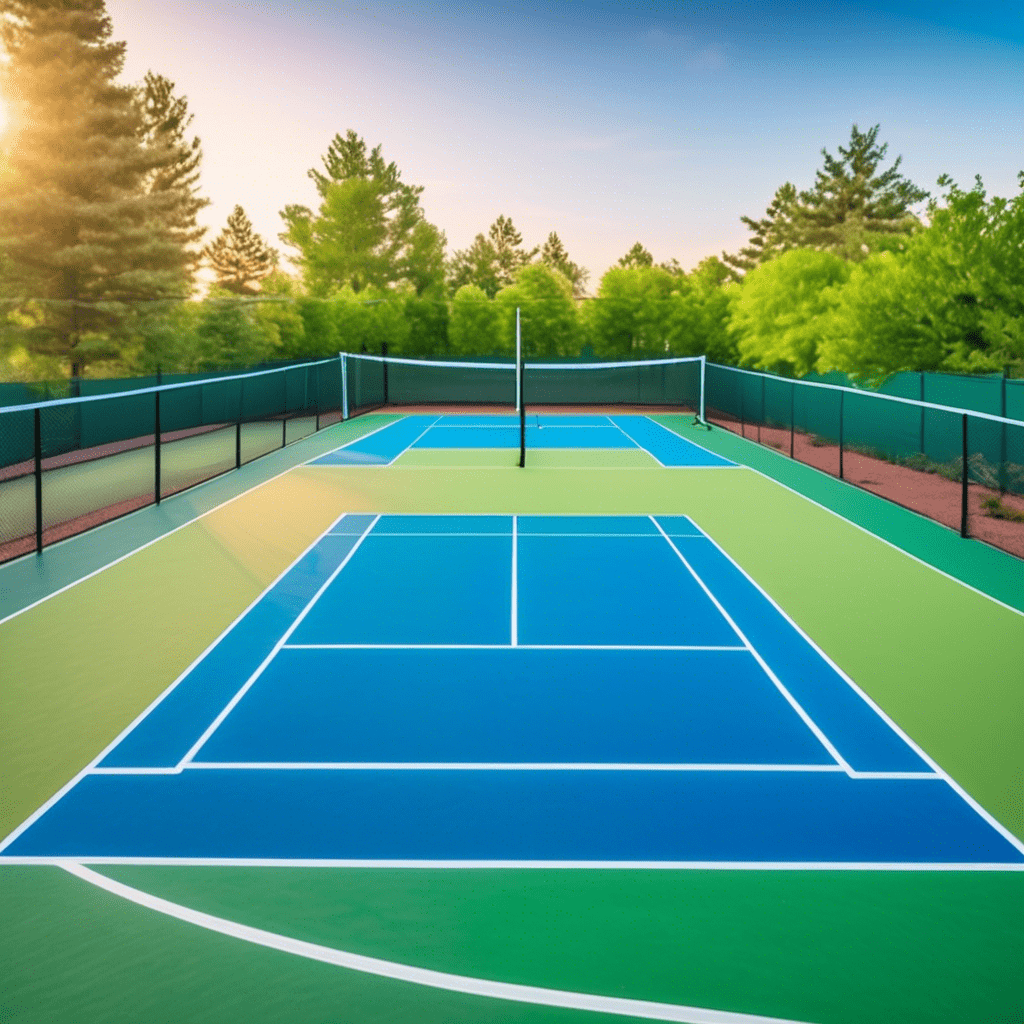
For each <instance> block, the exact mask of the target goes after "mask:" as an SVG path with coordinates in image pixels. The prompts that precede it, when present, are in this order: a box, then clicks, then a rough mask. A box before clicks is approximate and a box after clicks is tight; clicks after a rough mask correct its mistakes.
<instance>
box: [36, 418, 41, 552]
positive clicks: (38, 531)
mask: <svg viewBox="0 0 1024 1024" xmlns="http://www.w3.org/2000/svg"><path fill="white" fill-rule="evenodd" d="M34 419H35V462H36V467H35V469H36V554H37V555H41V554H42V553H43V424H42V419H41V417H40V414H39V410H38V409H36V410H35V416H34Z"/></svg>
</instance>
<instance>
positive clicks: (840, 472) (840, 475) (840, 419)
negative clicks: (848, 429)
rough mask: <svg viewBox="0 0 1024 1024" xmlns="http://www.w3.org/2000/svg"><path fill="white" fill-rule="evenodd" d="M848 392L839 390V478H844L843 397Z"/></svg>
mask: <svg viewBox="0 0 1024 1024" xmlns="http://www.w3.org/2000/svg"><path fill="white" fill-rule="evenodd" d="M845 395H846V392H845V391H840V392H839V479H840V480H842V479H843V398H844V397H845Z"/></svg>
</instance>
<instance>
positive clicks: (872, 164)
mask: <svg viewBox="0 0 1024 1024" xmlns="http://www.w3.org/2000/svg"><path fill="white" fill-rule="evenodd" d="M879 127H880V126H879V125H877V124H876V125H875V126H874V127H873V128H871V129H870V130H868V131H867V132H861V131H859V130H858V128H857V126H856V125H854V126H853V128H852V130H851V132H850V143H849V146H848V147H847V148H846V149H844V148H843V147H842V146H840V147H839V158H838V159H837V158H836V157H833V156H832V155H831V154H830V153H829V152H828V150H826V149H823V150H822V151H821V153H822V156H824V158H825V166H824V169H822V170H819V171H818V172H817V174H816V178H815V183H814V188H812V189H810V190H808V191H806V192H801V193H800V211H799V219H800V221H801V244H802V245H805V246H808V247H810V248H813V249H821V250H825V251H827V252H833V253H835V254H836V255H837V256H842V257H843V258H845V259H852V260H857V259H863V258H864V257H865V256H866V255H867V254H868V253H869V252H870V251H871V247H872V246H871V243H872V241H874V240H876V239H877V238H878V236H883V237H884V236H890V237H891V236H893V235H909V234H911V233H912V232H913V231H914V230H915V229H916V228H917V227H919V226H920V222H919V221H918V219H917V217H915V216H914V214H913V213H911V211H910V207H911V206H912V205H913V204H914V203H918V202H920V201H921V200H923V199H927V198H928V192H926V191H925V190H924V189H922V188H918V187H917V186H916V185H914V184H913V183H912V182H911V181H909V180H907V179H906V178H904V177H903V175H901V174H900V173H899V167H900V163H901V162H902V160H903V157H897V158H896V162H895V163H894V164H893V165H892V167H890V168H889V169H888V170H887V171H882V172H881V173H877V172H878V166H879V164H880V163H881V162H882V160H883V159H884V158H885V153H886V150H887V149H888V148H889V144H888V143H886V144H885V145H882V146H879V145H878V144H877V142H876V140H877V138H878V129H879Z"/></svg>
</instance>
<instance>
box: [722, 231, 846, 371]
mask: <svg viewBox="0 0 1024 1024" xmlns="http://www.w3.org/2000/svg"><path fill="white" fill-rule="evenodd" d="M850 270H851V267H850V264H849V263H847V262H845V261H844V260H842V259H840V258H839V257H838V256H836V255H834V254H833V253H830V252H815V251H814V250H811V249H794V250H792V251H790V252H786V253H783V254H782V255H781V256H776V257H775V259H772V260H769V261H768V262H767V263H763V264H761V266H759V267H756V268H755V269H753V270H751V271H750V272H749V273H747V274H746V276H745V277H744V278H743V284H742V286H741V287H740V288H739V289H738V290H737V291H736V292H734V293H733V295H732V309H731V317H730V330H731V331H732V333H733V334H734V336H735V337H736V339H737V348H738V350H739V355H740V361H741V364H742V365H746V366H756V367H760V368H762V369H768V370H777V371H782V372H785V373H787V374H793V373H795V374H796V375H797V376H801V377H802V376H803V375H804V374H807V373H811V372H812V371H813V370H816V369H818V356H819V349H818V346H819V342H820V339H821V336H822V333H823V325H824V323H825V322H826V319H827V316H828V314H829V312H830V311H831V309H832V308H833V307H834V306H835V304H836V301H837V296H836V292H837V291H838V289H837V287H836V286H838V285H842V284H844V283H845V281H846V280H847V279H848V278H849V276H850Z"/></svg>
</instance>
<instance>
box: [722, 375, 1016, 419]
mask: <svg viewBox="0 0 1024 1024" xmlns="http://www.w3.org/2000/svg"><path fill="white" fill-rule="evenodd" d="M708 365H709V366H713V367H715V369H717V370H729V371H731V372H732V373H745V374H747V375H748V376H750V377H760V378H761V379H762V380H771V381H777V382H778V383H780V384H792V385H794V386H796V385H798V384H799V385H800V387H802V388H824V389H825V390H826V391H843V392H845V393H847V394H851V395H856V396H857V397H858V398H878V399H880V400H882V401H884V402H897V403H898V404H899V405H912V406H915V407H916V408H918V409H934V410H935V411H936V412H948V413H953V414H954V415H957V416H973V417H975V418H976V419H981V420H991V421H992V422H993V423H1007V424H1009V425H1010V426H1014V427H1024V420H1015V419H1011V418H1010V417H1009V416H996V415H995V414H994V413H990V412H979V411H978V410H977V409H961V408H959V407H958V406H954V405H936V403H935V402H922V401H920V400H918V399H916V398H901V397H899V395H883V394H881V392H878V391H862V390H861V389H860V388H848V387H843V386H842V385H841V384H822V383H820V382H818V381H814V380H798V379H797V378H796V377H775V376H773V375H772V374H770V373H761V372H760V371H758V370H743V369H740V367H738V366H723V365H722V364H721V363H709V364H708Z"/></svg>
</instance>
